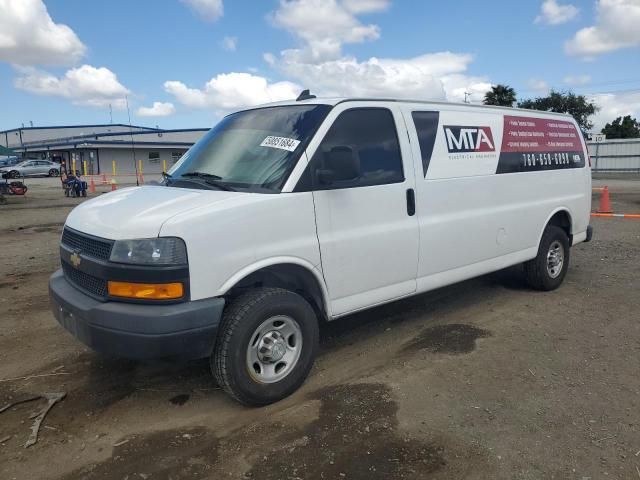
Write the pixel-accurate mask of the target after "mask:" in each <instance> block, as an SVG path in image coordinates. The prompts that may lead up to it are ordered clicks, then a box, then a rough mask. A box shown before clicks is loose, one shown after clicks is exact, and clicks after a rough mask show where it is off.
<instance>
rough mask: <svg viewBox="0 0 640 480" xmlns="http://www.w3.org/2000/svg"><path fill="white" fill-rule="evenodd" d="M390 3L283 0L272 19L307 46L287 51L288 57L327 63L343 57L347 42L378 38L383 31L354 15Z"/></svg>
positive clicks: (371, 0) (275, 23)
mask: <svg viewBox="0 0 640 480" xmlns="http://www.w3.org/2000/svg"><path fill="white" fill-rule="evenodd" d="M387 3H388V2H381V1H375V0H352V1H345V0H343V1H338V0H280V5H279V8H278V9H277V10H276V11H275V12H274V13H273V14H272V15H271V20H272V22H273V23H274V25H276V26H278V27H280V28H283V29H285V30H287V31H289V32H290V33H292V34H293V35H295V36H296V37H298V38H299V39H300V40H301V41H302V42H303V43H304V45H305V47H304V49H294V50H288V51H287V52H288V55H290V56H295V57H296V58H297V59H298V60H299V61H314V62H318V61H326V60H331V59H335V58H338V57H340V55H341V52H342V45H343V44H345V43H362V42H365V41H367V40H375V39H377V38H379V37H380V28H379V27H378V26H377V25H373V24H370V25H364V24H362V23H361V22H360V21H359V20H358V19H357V18H356V17H355V16H354V13H365V12H370V11H376V10H379V9H380V8H381V7H382V6H383V4H384V6H385V7H386V4H387Z"/></svg>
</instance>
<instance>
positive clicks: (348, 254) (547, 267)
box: [49, 95, 592, 405]
mask: <svg viewBox="0 0 640 480" xmlns="http://www.w3.org/2000/svg"><path fill="white" fill-rule="evenodd" d="M301 97H302V98H303V99H299V101H292V102H282V103H278V104H271V105H267V106H264V107H258V108H251V109H248V110H244V111H240V112H237V113H234V114H231V115H228V116H226V117H225V118H224V119H223V120H222V121H221V122H220V123H219V124H218V125H217V126H215V127H214V128H213V129H212V130H211V131H210V132H209V133H208V134H207V135H206V136H205V137H203V138H202V139H201V140H200V141H199V142H198V143H196V144H195V145H194V146H193V147H192V148H191V149H190V150H189V151H188V152H187V153H186V154H185V155H184V156H183V157H182V158H181V159H180V161H179V162H178V163H177V164H176V165H175V166H174V167H173V168H172V169H171V171H170V172H169V173H168V174H167V175H166V176H165V181H164V184H163V185H161V186H144V187H138V188H135V187H134V188H126V189H121V190H117V191H116V192H111V193H108V194H106V195H102V196H100V197H97V198H95V199H92V200H89V201H87V202H84V203H82V204H81V205H79V206H77V207H76V208H75V209H74V210H73V211H72V212H71V214H70V215H69V216H68V218H67V220H66V224H65V227H64V230H63V234H62V238H61V248H60V252H61V263H62V269H61V270H59V271H58V272H56V273H55V274H54V275H53V276H52V277H51V279H50V282H49V291H50V295H51V299H52V302H51V304H52V309H53V313H54V315H55V317H56V318H57V320H58V322H59V323H60V324H62V325H63V326H64V327H65V328H66V329H67V330H68V331H70V332H71V333H72V334H73V335H75V336H76V337H77V338H79V339H80V340H81V341H83V342H84V343H86V344H87V345H89V346H90V347H92V348H93V349H95V350H97V351H101V352H105V353H109V354H115V355H119V356H125V357H137V358H149V357H166V356H176V357H188V358H189V357H192V358H196V357H210V358H211V360H210V362H211V368H212V371H213V374H214V376H215V377H216V379H217V381H218V383H219V385H221V386H222V388H224V390H225V391H227V392H228V393H229V394H231V395H232V396H233V397H234V398H235V399H237V400H239V401H240V402H242V403H245V404H248V405H263V404H268V403H271V402H274V401H277V400H280V399H282V398H284V397H286V396H287V395H289V394H291V393H292V392H294V391H295V390H296V389H297V388H298V387H300V386H301V385H302V383H303V382H304V380H305V378H306V377H307V375H308V373H309V372H310V370H311V367H312V365H313V362H314V357H315V355H316V351H317V346H318V329H319V323H320V322H323V321H335V320H337V319H339V318H341V317H344V316H345V315H348V314H350V313H353V312H357V311H360V310H364V309H367V308H371V307H374V306H376V305H380V304H384V303H387V302H392V301H394V300H397V299H399V298H403V297H408V296H411V295H416V294H419V293H422V292H426V291H429V290H433V289H435V288H439V287H442V286H445V285H449V284H452V283H455V282H459V281H462V280H465V279H469V278H472V277H475V276H478V275H483V274H486V273H489V272H492V271H496V270H500V269H503V268H505V267H508V266H511V265H516V264H520V263H523V264H524V271H525V272H526V280H527V281H528V283H529V284H530V285H531V286H532V287H533V288H535V289H538V290H553V289H555V288H558V287H559V286H560V284H561V283H562V281H563V279H564V277H565V275H566V273H567V268H568V266H569V258H570V248H571V247H572V246H573V245H576V244H577V243H580V242H584V241H589V240H590V239H591V235H592V229H591V227H590V225H589V219H590V214H589V212H590V209H591V169H590V160H588V158H589V157H588V154H587V150H586V146H585V143H584V140H583V136H582V135H581V133H580V130H579V128H578V126H577V124H576V122H575V120H574V119H573V118H572V117H570V116H567V115H560V114H555V113H548V112H539V111H532V110H521V109H515V108H498V107H488V106H481V105H467V104H461V105H459V104H450V103H437V102H415V101H393V100H362V99H316V98H315V97H311V96H308V95H307V96H301ZM379 353H380V352H378V353H377V354H379ZM388 353H389V352H382V354H388Z"/></svg>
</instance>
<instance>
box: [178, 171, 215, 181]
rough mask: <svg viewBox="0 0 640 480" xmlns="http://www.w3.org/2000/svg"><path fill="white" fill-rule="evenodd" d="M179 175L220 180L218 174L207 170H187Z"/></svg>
mask: <svg viewBox="0 0 640 480" xmlns="http://www.w3.org/2000/svg"><path fill="white" fill-rule="evenodd" d="M180 176H181V177H198V178H212V179H214V180H222V177H221V176H220V175H214V174H213V173H207V172H187V173H183V174H182V175H180Z"/></svg>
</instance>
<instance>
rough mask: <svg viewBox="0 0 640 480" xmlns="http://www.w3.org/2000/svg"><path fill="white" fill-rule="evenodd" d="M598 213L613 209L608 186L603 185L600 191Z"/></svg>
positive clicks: (610, 211)
mask: <svg viewBox="0 0 640 480" xmlns="http://www.w3.org/2000/svg"><path fill="white" fill-rule="evenodd" d="M596 211H597V212H598V213H612V212H613V209H612V208H611V199H610V198H609V187H604V188H603V189H602V193H601V194H600V206H599V207H598V210H596Z"/></svg>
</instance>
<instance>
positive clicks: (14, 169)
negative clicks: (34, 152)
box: [3, 160, 60, 178]
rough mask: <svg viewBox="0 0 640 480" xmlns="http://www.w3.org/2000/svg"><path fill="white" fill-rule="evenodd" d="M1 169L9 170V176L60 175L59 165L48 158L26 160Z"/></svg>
mask: <svg viewBox="0 0 640 480" xmlns="http://www.w3.org/2000/svg"><path fill="white" fill-rule="evenodd" d="M3 170H5V171H8V172H9V178H18V177H36V176H48V177H57V176H58V175H60V165H59V164H58V163H55V162H51V161H49V160H26V161H23V162H21V163H18V164H16V165H12V166H10V167H4V168H3Z"/></svg>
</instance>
